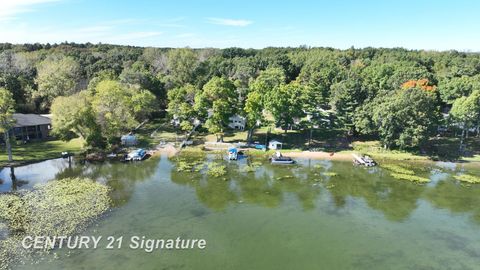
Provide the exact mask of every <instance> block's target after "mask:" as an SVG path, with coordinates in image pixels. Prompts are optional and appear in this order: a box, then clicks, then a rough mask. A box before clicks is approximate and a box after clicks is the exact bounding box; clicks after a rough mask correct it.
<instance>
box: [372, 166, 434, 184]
mask: <svg viewBox="0 0 480 270" xmlns="http://www.w3.org/2000/svg"><path fill="white" fill-rule="evenodd" d="M381 167H382V168H384V169H387V170H388V171H390V175H391V176H392V177H393V178H395V179H399V180H407V181H410V182H416V183H428V182H430V179H428V178H425V177H421V176H417V175H415V172H414V171H413V170H411V169H408V168H405V167H403V166H400V165H395V164H382V165H381Z"/></svg>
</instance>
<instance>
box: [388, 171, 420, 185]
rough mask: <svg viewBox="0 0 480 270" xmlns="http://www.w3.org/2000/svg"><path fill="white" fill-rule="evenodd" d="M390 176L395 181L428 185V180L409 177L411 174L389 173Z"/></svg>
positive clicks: (413, 176)
mask: <svg viewBox="0 0 480 270" xmlns="http://www.w3.org/2000/svg"><path fill="white" fill-rule="evenodd" d="M390 175H391V176H392V177H393V178H395V179H400V180H407V181H411V182H417V183H428V182H430V179H428V178H425V177H420V176H416V175H411V174H402V173H391V174H390Z"/></svg>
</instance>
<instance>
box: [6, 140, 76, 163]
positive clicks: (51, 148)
mask: <svg viewBox="0 0 480 270" xmlns="http://www.w3.org/2000/svg"><path fill="white" fill-rule="evenodd" d="M83 143H84V142H83V140H82V139H73V140H70V141H68V142H65V141H59V140H55V141H42V142H30V143H27V144H20V145H14V146H13V147H12V153H13V160H14V164H15V165H21V164H27V163H33V162H39V161H42V160H47V159H54V158H59V157H60V155H61V153H62V152H70V153H74V154H75V153H79V152H81V150H82V147H83ZM7 165H8V155H7V151H6V149H5V147H4V146H3V147H2V148H1V153H0V167H3V166H7Z"/></svg>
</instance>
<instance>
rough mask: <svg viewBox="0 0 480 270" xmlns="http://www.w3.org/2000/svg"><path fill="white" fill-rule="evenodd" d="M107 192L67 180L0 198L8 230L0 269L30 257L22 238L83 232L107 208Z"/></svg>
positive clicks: (87, 182)
mask: <svg viewBox="0 0 480 270" xmlns="http://www.w3.org/2000/svg"><path fill="white" fill-rule="evenodd" d="M109 191H110V189H109V188H108V187H107V186H104V185H102V184H99V183H96V182H94V181H92V180H89V179H81V178H75V179H71V178H67V179H62V180H58V181H51V182H48V183H46V184H42V185H38V186H36V187H35V188H34V190H32V191H23V192H21V193H15V194H6V195H0V220H1V221H3V222H4V223H5V224H6V225H7V228H8V229H9V234H8V237H7V238H6V239H4V240H1V241H0V269H7V268H8V266H9V265H10V264H11V263H14V262H17V261H18V260H20V259H22V258H26V257H28V256H29V255H31V254H32V253H31V252H30V251H29V250H25V249H23V248H22V247H21V240H22V239H23V237H25V236H32V237H35V236H58V235H62V236H69V235H73V234H75V233H77V232H79V231H81V230H83V229H84V228H85V227H86V226H87V225H88V224H89V222H91V221H93V220H94V218H96V217H98V216H100V215H101V214H102V213H104V212H105V211H107V210H108V209H109V207H110V198H109V196H108V194H109ZM44 252H48V251H44Z"/></svg>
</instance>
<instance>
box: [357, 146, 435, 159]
mask: <svg viewBox="0 0 480 270" xmlns="http://www.w3.org/2000/svg"><path fill="white" fill-rule="evenodd" d="M352 146H353V150H354V151H355V152H359V153H362V154H365V155H369V156H371V157H373V158H374V159H380V160H381V159H389V160H427V159H428V156H421V155H417V154H415V153H411V152H405V151H398V150H386V149H384V148H383V147H382V146H381V144H380V142H379V141H364V142H360V141H355V142H353V143H352Z"/></svg>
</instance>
